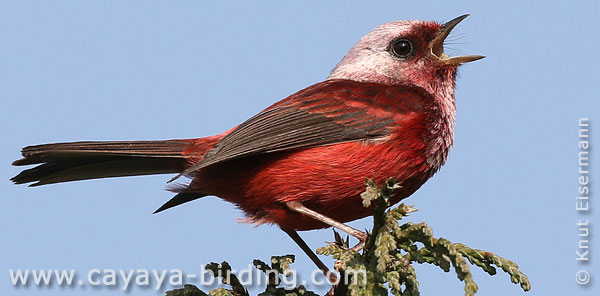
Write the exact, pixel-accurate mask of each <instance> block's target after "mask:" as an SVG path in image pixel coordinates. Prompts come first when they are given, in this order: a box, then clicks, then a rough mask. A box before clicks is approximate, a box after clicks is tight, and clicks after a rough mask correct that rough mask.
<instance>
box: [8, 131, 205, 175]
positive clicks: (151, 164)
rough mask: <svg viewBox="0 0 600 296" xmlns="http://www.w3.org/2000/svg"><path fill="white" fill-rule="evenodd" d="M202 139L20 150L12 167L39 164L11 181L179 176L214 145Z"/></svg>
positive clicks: (47, 145)
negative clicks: (20, 156)
mask: <svg viewBox="0 0 600 296" xmlns="http://www.w3.org/2000/svg"><path fill="white" fill-rule="evenodd" d="M205 139H206V140H207V141H203V140H204V139H190V140H167V141H117V142H72V143H56V144H44V145H36V146H28V147H25V148H23V150H22V152H21V153H22V155H23V158H22V159H19V160H17V161H15V162H13V165H15V166H22V165H32V164H38V165H37V166H36V167H34V168H31V169H27V170H24V171H22V172H21V173H20V174H18V175H16V176H15V177H13V178H12V179H11V180H12V181H13V182H14V183H16V184H23V183H31V182H34V183H33V184H31V185H30V186H40V185H46V184H52V183H60V182H69V181H77V180H87V179H98V178H111V177H122V176H137V175H152V174H168V173H179V172H181V171H183V170H184V169H185V168H187V167H189V166H190V165H192V164H193V163H195V162H196V161H198V160H199V159H201V158H202V157H203V155H204V154H205V153H206V152H207V151H208V150H209V149H210V148H211V147H212V145H214V143H213V141H212V140H210V139H208V138H205Z"/></svg>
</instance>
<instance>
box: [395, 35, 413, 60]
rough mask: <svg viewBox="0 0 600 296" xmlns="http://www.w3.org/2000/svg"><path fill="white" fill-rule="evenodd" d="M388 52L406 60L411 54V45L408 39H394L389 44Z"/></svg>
mask: <svg viewBox="0 0 600 296" xmlns="http://www.w3.org/2000/svg"><path fill="white" fill-rule="evenodd" d="M390 52H391V53H392V54H393V55H395V56H397V57H399V58H403V59H405V58H408V57H409V56H410V55H411V54H412V53H413V45H412V42H410V41H409V40H408V39H404V38H402V39H396V40H394V41H392V42H391V43H390Z"/></svg>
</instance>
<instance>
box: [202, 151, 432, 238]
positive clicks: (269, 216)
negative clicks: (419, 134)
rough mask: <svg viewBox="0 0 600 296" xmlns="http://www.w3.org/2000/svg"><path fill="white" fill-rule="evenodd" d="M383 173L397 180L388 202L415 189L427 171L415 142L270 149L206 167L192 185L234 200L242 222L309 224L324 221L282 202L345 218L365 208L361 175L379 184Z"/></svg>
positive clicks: (363, 212) (286, 225)
mask: <svg viewBox="0 0 600 296" xmlns="http://www.w3.org/2000/svg"><path fill="white" fill-rule="evenodd" d="M389 177H396V178H398V180H399V181H400V182H401V183H402V184H401V186H402V188H400V189H399V190H398V191H397V192H396V196H395V198H394V200H393V201H394V202H398V201H399V200H401V199H402V198H405V197H407V196H409V195H410V194H412V193H413V192H414V191H415V190H417V189H418V188H419V187H420V186H421V185H422V184H423V183H424V182H425V181H426V179H427V178H428V177H429V173H428V172H427V165H426V161H425V157H424V153H423V152H422V149H421V147H420V146H419V145H416V146H415V147H406V145H402V147H398V143H396V144H394V145H392V144H390V143H379V144H374V143H371V144H365V143H359V142H353V143H343V144H336V145H331V146H323V147H315V148H310V149H304V150H299V151H294V152H286V153H271V154H266V155H261V156H255V157H251V158H248V159H241V160H235V161H230V162H226V163H223V164H220V165H218V166H215V167H214V168H210V169H207V170H205V171H204V172H202V173H201V174H199V175H198V176H197V178H196V180H198V181H199V182H193V184H192V186H195V187H199V189H201V190H202V191H204V192H205V193H208V194H211V195H216V196H219V197H221V198H223V199H225V200H227V201H230V202H232V203H234V204H236V205H237V206H238V207H239V208H240V209H242V210H243V211H244V212H245V214H246V215H247V219H246V220H245V221H247V222H252V223H259V224H263V223H274V224H278V225H280V226H281V227H282V228H286V229H294V230H310V229H318V228H324V227H327V225H325V224H323V223H321V222H319V221H316V220H314V219H312V218H309V217H306V216H302V215H300V214H298V213H295V212H292V211H290V210H289V209H287V207H286V206H285V203H286V202H288V201H298V202H301V203H302V204H303V205H305V206H306V207H308V208H310V209H312V210H314V211H317V212H319V213H321V214H323V215H326V216H329V217H331V218H333V219H335V220H338V221H340V222H348V221H352V220H356V219H360V218H363V217H366V216H368V215H370V214H371V210H370V209H368V208H365V207H363V206H362V201H361V199H360V193H362V192H363V191H364V190H365V180H366V179H367V178H372V179H375V180H376V181H377V182H378V184H381V182H383V181H384V180H386V179H387V178H389ZM202 180H210V181H209V183H208V182H207V183H204V182H202ZM194 183H195V184H194Z"/></svg>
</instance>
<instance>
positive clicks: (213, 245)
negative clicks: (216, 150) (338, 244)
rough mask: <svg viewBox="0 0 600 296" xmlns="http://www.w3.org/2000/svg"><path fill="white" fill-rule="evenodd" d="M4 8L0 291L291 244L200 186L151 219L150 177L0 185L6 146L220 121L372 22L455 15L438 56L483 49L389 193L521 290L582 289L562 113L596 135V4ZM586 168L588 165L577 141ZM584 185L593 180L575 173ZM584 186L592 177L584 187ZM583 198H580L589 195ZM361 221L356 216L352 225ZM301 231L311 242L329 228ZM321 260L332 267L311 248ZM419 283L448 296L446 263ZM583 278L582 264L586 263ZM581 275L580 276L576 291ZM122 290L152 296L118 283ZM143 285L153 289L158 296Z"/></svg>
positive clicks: (493, 280)
mask: <svg viewBox="0 0 600 296" xmlns="http://www.w3.org/2000/svg"><path fill="white" fill-rule="evenodd" d="M224 2H225V1H204V2H200V1H177V2H163V1H143V2H142V1H85V2H83V1H52V2H43V3H42V2H41V1H40V2H33V1H19V2H17V1H14V2H8V1H6V2H2V3H1V4H0V36H2V46H0V69H2V70H1V71H0V99H1V100H2V101H1V102H2V108H1V111H0V112H1V113H2V114H1V116H0V123H1V124H0V131H1V133H2V139H3V141H2V145H1V148H0V149H2V153H1V154H0V163H1V164H3V165H2V166H0V172H1V173H0V179H1V180H4V181H3V182H0V190H1V198H0V238H1V239H2V242H3V243H2V255H1V256H0V274H3V275H2V276H0V293H1V294H5V295H8V294H10V295H79V294H81V293H82V292H83V293H85V294H86V295H109V294H110V295H114V294H119V293H120V290H118V289H111V288H106V287H104V288H89V287H88V288H87V289H86V288H80V287H75V288H61V287H56V286H55V287H51V288H48V287H44V288H36V287H29V288H23V287H21V288H14V287H12V286H11V285H10V282H9V278H8V270H9V269H19V268H20V269H25V268H32V269H48V268H60V269H75V270H77V271H78V272H81V273H82V274H83V275H82V277H85V273H86V272H87V271H88V270H90V269H92V268H100V269H104V268H124V269H137V268H149V269H151V268H154V269H172V268H178V269H182V270H184V271H186V272H197V271H198V269H199V266H200V264H203V263H208V262H210V261H221V260H227V261H229V262H230V263H231V265H232V266H234V267H245V266H247V265H248V264H249V263H250V262H251V260H252V259H254V258H260V259H263V260H268V258H269V257H270V256H271V255H280V254H288V253H295V254H297V255H298V256H297V263H296V264H295V267H296V268H297V269H298V270H299V272H300V273H310V271H311V270H312V269H313V267H312V264H311V263H310V261H309V260H308V259H307V258H305V257H304V256H303V255H302V254H301V252H300V250H299V249H298V248H297V247H296V246H295V245H294V243H293V242H292V241H291V240H289V239H288V238H287V237H286V236H285V234H284V233H283V232H281V231H279V230H278V229H277V228H276V227H268V226H263V227H258V228H255V227H253V226H251V225H247V224H239V223H237V222H236V219H237V218H239V217H241V213H240V212H239V211H238V210H237V209H235V208H234V207H233V206H232V205H231V204H228V203H226V202H224V201H221V200H219V199H218V198H215V197H207V198H203V199H202V200H199V201H196V202H193V203H189V204H186V205H185V206H182V207H177V208H175V209H172V210H169V211H166V212H164V213H161V214H159V215H152V214H151V213H152V211H154V210H155V209H156V208H157V207H158V206H160V205H161V204H162V203H163V202H164V201H166V200H168V199H169V198H170V197H171V196H172V194H171V193H169V192H166V191H164V190H163V189H164V187H165V182H166V181H167V180H168V179H169V178H170V177H171V176H168V175H161V176H150V177H132V178H124V179H111V180H96V181H84V182H75V183H69V184H59V185H50V186H43V187H38V188H27V187H25V186H14V185H12V184H11V183H10V182H9V181H8V179H9V178H10V177H11V176H13V175H15V174H16V173H18V171H19V169H18V168H14V167H11V166H10V163H11V162H12V161H13V160H15V159H17V158H19V150H20V148H21V147H23V146H26V145H30V144H38V143H46V142H61V141H75V140H130V139H131V140H142V139H171V138H192V137H202V136H208V135H212V134H216V133H220V132H222V131H224V130H227V129H229V128H231V127H232V126H234V125H236V124H238V123H240V122H242V121H244V120H245V119H247V118H248V117H250V116H252V115H254V114H256V113H257V112H259V111H260V110H262V109H263V108H265V107H266V106H268V105H270V104H271V103H273V102H275V101H277V100H279V99H282V98H284V97H286V96H287V95H289V94H291V93H293V92H295V91H297V90H299V89H302V88H304V87H306V86H308V85H310V84H313V83H315V82H318V81H321V80H322V79H324V78H325V77H326V76H327V74H328V73H329V71H330V70H331V69H332V68H333V67H334V66H335V64H336V63H337V62H338V61H339V60H340V59H341V58H342V57H343V55H344V54H345V52H346V51H347V50H348V49H349V48H350V47H351V46H352V45H353V44H354V43H355V42H356V41H358V40H359V39H360V38H361V37H362V36H363V35H364V34H366V33H368V32H369V31H370V30H371V29H373V28H374V27H375V26H377V25H379V24H382V23H385V22H389V21H394V20H403V19H424V20H437V21H446V20H449V19H452V18H454V17H456V16H458V15H461V14H464V13H470V14H471V17H469V18H468V19H466V20H465V21H464V22H463V23H461V24H460V25H459V26H458V27H457V29H456V30H455V32H454V33H453V34H452V35H451V36H454V37H452V38H453V39H452V40H454V43H453V44H450V45H449V47H450V49H448V50H447V51H448V52H449V53H450V54H482V55H486V56H487V58H486V59H484V60H481V61H478V62H475V63H472V64H468V65H466V66H464V67H462V68H461V69H460V75H459V78H458V81H457V92H456V99H457V107H458V113H457V125H456V135H455V145H454V148H453V150H452V151H451V152H450V155H449V160H448V162H447V164H446V165H445V166H444V167H443V168H442V170H441V171H440V172H439V173H438V174H437V175H436V176H434V177H433V178H432V179H431V180H430V181H428V182H427V183H426V184H425V185H424V186H423V187H422V188H421V189H420V190H419V191H418V192H416V193H415V194H414V195H413V196H412V197H410V198H409V199H408V200H406V203H408V204H412V205H414V206H416V207H417V208H419V212H417V213H415V214H413V215H411V216H410V218H409V220H410V221H414V222H421V221H426V222H427V223H428V224H429V225H430V226H431V227H432V228H433V229H434V231H435V234H436V235H437V236H443V237H446V238H448V239H450V240H452V241H455V242H463V243H465V244H467V245H469V246H472V247H475V248H483V249H487V250H490V251H494V252H497V253H498V254H500V255H502V256H505V257H507V258H510V259H512V260H514V261H516V262H517V263H519V264H520V266H521V267H522V270H523V271H524V272H525V273H526V274H527V275H528V276H529V278H530V279H531V281H532V285H533V290H532V291H531V292H529V293H528V295H561V294H568V295H592V293H593V291H594V290H596V291H597V290H598V289H597V285H598V283H597V280H596V282H594V279H592V283H591V285H592V286H591V287H588V288H587V289H585V288H581V287H578V286H577V285H576V283H575V273H576V271H577V270H579V269H582V268H587V269H592V268H594V267H595V268H596V270H599V269H597V266H598V262H597V258H598V257H597V254H595V253H597V252H598V250H600V249H599V248H598V240H597V239H595V237H597V235H595V234H593V235H592V241H591V242H590V245H591V246H592V251H595V252H593V255H592V258H591V260H592V262H590V263H591V264H589V265H587V266H585V265H581V264H578V263H577V262H576V261H575V257H576V256H575V251H576V249H577V239H578V237H577V233H578V232H577V227H576V225H575V223H576V222H577V221H578V219H590V221H591V222H590V223H592V224H593V226H592V231H593V232H594V231H596V230H597V229H598V227H597V225H600V220H599V219H598V210H599V209H598V205H597V204H598V203H596V202H594V199H592V203H591V204H592V208H593V209H592V215H588V216H584V215H579V214H578V213H577V212H576V211H575V196H576V195H577V177H578V174H577V152H578V148H577V141H578V138H577V120H578V118H580V117H590V118H591V122H592V125H591V128H592V145H593V146H600V141H598V140H597V139H599V138H600V135H599V133H598V130H597V127H596V125H595V123H596V121H595V120H596V119H597V118H598V115H600V114H599V112H598V110H599V108H600V103H598V93H597V86H598V85H600V76H599V75H598V73H597V68H598V66H599V65H598V58H597V51H598V46H599V45H600V44H599V43H600V42H599V38H598V33H597V28H598V27H599V26H600V21H599V20H598V12H599V11H600V10H599V4H598V2H596V1H571V2H566V1H564V2H556V3H552V4H549V3H548V2H547V1H496V2H490V1H485V2H484V1H477V2H476V1H472V2H469V1H437V2H434V3H432V2H431V1H425V2H416V1H415V2H413V1H410V2H408V1H381V2H376V3H371V2H369V3H367V2H348V1H345V2H342V1H328V2H327V3H322V2H318V1H294V2H291V1H288V2H276V1H262V2H260V3H257V2H254V1H253V2H250V1H248V2H241V3H230V2H229V1H228V2H226V3H224ZM592 151H593V153H595V154H594V155H593V157H594V158H593V163H592V165H591V167H592V171H591V175H592V178H594V177H593V176H594V175H595V172H597V170H595V167H597V166H598V165H600V163H599V162H598V159H600V157H598V156H596V155H597V153H596V151H598V150H597V149H595V147H594V148H592ZM595 185H596V184H595V183H594V182H592V186H595ZM592 190H594V187H592ZM594 197H595V196H594V195H593V193H592V198H594ZM352 225H354V226H355V227H358V228H367V227H369V225H370V220H369V219H363V220H360V221H356V222H354V223H352ZM301 235H303V236H304V238H305V239H306V240H307V241H308V243H309V244H310V245H311V246H312V247H313V248H316V247H318V246H321V245H323V244H324V241H327V240H331V237H332V235H331V231H330V230H321V231H310V232H304V233H302V234H301ZM326 262H327V263H329V264H331V263H332V261H330V260H327V261H326ZM417 272H418V276H419V281H420V283H421V291H422V294H423V295H438V294H444V295H462V293H463V292H462V289H463V286H462V284H461V283H459V282H458V281H457V279H456V276H455V275H454V274H452V273H448V274H446V273H443V272H441V271H440V270H439V269H437V268H433V267H429V266H417ZM594 275H595V276H596V278H597V277H598V276H600V273H598V272H597V271H596V273H595V274H594V273H593V274H592V276H594ZM474 279H475V281H476V282H477V283H478V284H479V286H480V294H478V295H507V294H509V295H521V293H523V292H521V290H520V288H519V287H518V286H516V285H513V284H511V283H510V282H509V278H508V276H506V275H505V274H503V273H499V274H498V275H496V276H494V277H489V276H487V275H486V274H484V273H483V272H480V271H478V270H476V271H474ZM594 286H595V288H594ZM129 294H130V295H154V294H157V292H154V291H153V290H151V289H140V288H134V289H132V290H131V291H129ZM157 295H158V294H157Z"/></svg>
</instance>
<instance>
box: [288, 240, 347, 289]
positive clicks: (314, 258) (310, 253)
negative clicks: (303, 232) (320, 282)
mask: <svg viewBox="0 0 600 296" xmlns="http://www.w3.org/2000/svg"><path fill="white" fill-rule="evenodd" d="M281 230H283V232H285V233H287V235H289V236H290V237H291V238H292V240H294V242H296V244H297V245H298V246H299V247H300V249H302V251H304V253H305V254H306V255H307V256H308V258H310V260H312V262H313V263H315V265H317V267H318V268H319V269H320V270H321V271H322V272H323V274H324V275H325V276H326V277H328V278H329V281H330V282H332V283H335V282H336V281H337V278H336V276H335V275H334V274H333V273H331V271H329V268H327V266H326V265H325V263H323V261H321V259H319V257H317V254H315V252H313V251H312V250H311V249H310V247H309V246H308V245H307V244H306V242H305V241H304V240H303V239H302V238H301V237H300V235H299V234H298V232H296V231H294V230H288V229H283V228H282V229H281Z"/></svg>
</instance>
